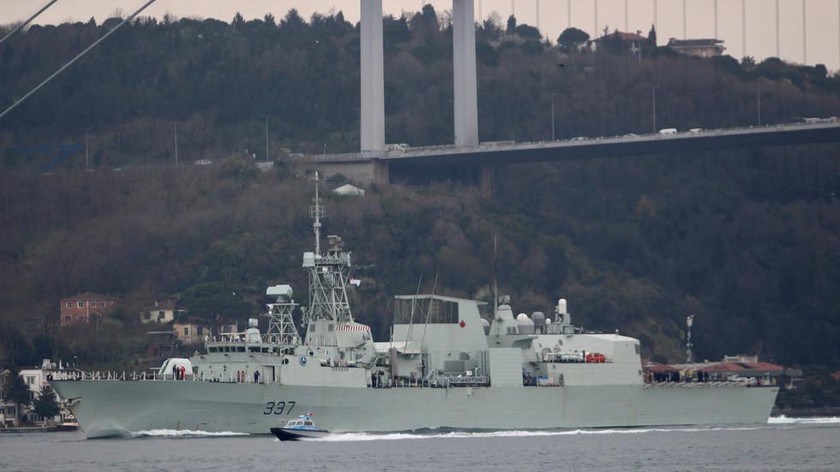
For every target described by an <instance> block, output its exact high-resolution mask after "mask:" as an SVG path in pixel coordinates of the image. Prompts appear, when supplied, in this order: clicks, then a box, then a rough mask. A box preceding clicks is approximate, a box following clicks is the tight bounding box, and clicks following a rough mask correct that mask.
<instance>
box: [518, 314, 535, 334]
mask: <svg viewBox="0 0 840 472" xmlns="http://www.w3.org/2000/svg"><path fill="white" fill-rule="evenodd" d="M516 325H517V326H519V334H534V322H533V321H531V318H528V315H526V314H525V313H520V314H518V315H517V316H516Z"/></svg>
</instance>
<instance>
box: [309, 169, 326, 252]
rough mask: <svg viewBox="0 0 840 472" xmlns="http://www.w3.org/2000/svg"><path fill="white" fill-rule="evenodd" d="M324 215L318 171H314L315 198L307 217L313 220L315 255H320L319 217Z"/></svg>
mask: <svg viewBox="0 0 840 472" xmlns="http://www.w3.org/2000/svg"><path fill="white" fill-rule="evenodd" d="M322 216H324V209H323V208H322V207H321V199H320V198H319V197H318V171H317V170H316V171H315V198H314V199H313V205H312V206H310V207H309V217H310V218H312V219H313V220H315V221H314V222H313V223H312V229H313V231H314V232H315V257H321V217H322Z"/></svg>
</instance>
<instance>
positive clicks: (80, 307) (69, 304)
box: [60, 292, 117, 327]
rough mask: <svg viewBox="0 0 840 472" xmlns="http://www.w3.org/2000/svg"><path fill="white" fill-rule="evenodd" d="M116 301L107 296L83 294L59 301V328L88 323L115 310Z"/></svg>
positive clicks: (92, 293) (91, 293) (90, 293)
mask: <svg viewBox="0 0 840 472" xmlns="http://www.w3.org/2000/svg"><path fill="white" fill-rule="evenodd" d="M116 307H117V306H116V299H115V298H114V297H111V296H108V295H102V294H99V293H94V292H84V293H80V294H78V295H74V296H72V297H68V298H62V299H61V319H60V320H61V326H62V327H65V326H71V325H75V324H80V323H90V320H91V319H93V318H94V317H102V316H104V315H106V314H108V313H111V312H112V311H114V310H115V309H116Z"/></svg>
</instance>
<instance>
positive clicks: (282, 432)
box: [271, 413, 330, 441]
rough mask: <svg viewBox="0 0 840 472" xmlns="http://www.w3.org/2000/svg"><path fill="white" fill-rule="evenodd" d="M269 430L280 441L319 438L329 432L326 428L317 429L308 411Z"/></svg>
mask: <svg viewBox="0 0 840 472" xmlns="http://www.w3.org/2000/svg"><path fill="white" fill-rule="evenodd" d="M271 432H272V434H274V435H275V436H277V439H279V440H281V441H297V440H299V439H309V438H320V437H323V436H326V435H327V434H329V433H330V432H329V431H327V430H324V429H318V427H317V426H315V420H313V419H312V415H311V414H310V413H307V414H305V415H299V416H298V417H297V418H295V419H292V420H289V421H288V422H286V426H283V427H277V428H271Z"/></svg>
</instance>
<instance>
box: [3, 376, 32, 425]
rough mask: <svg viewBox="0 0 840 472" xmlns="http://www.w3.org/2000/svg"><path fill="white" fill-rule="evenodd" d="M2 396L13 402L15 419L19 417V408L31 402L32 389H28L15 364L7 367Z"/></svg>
mask: <svg viewBox="0 0 840 472" xmlns="http://www.w3.org/2000/svg"><path fill="white" fill-rule="evenodd" d="M3 397H4V398H5V399H7V400H11V401H13V402H14V403H15V417H16V419H20V411H21V408H23V407H25V406H28V405H29V404H30V403H32V391H30V390H29V387H28V386H27V385H26V382H24V381H23V377H21V375H20V370H19V369H18V368H17V367H15V366H12V367H10V368H9V373H8V377H7V378H6V386H5V388H4V390H3Z"/></svg>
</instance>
